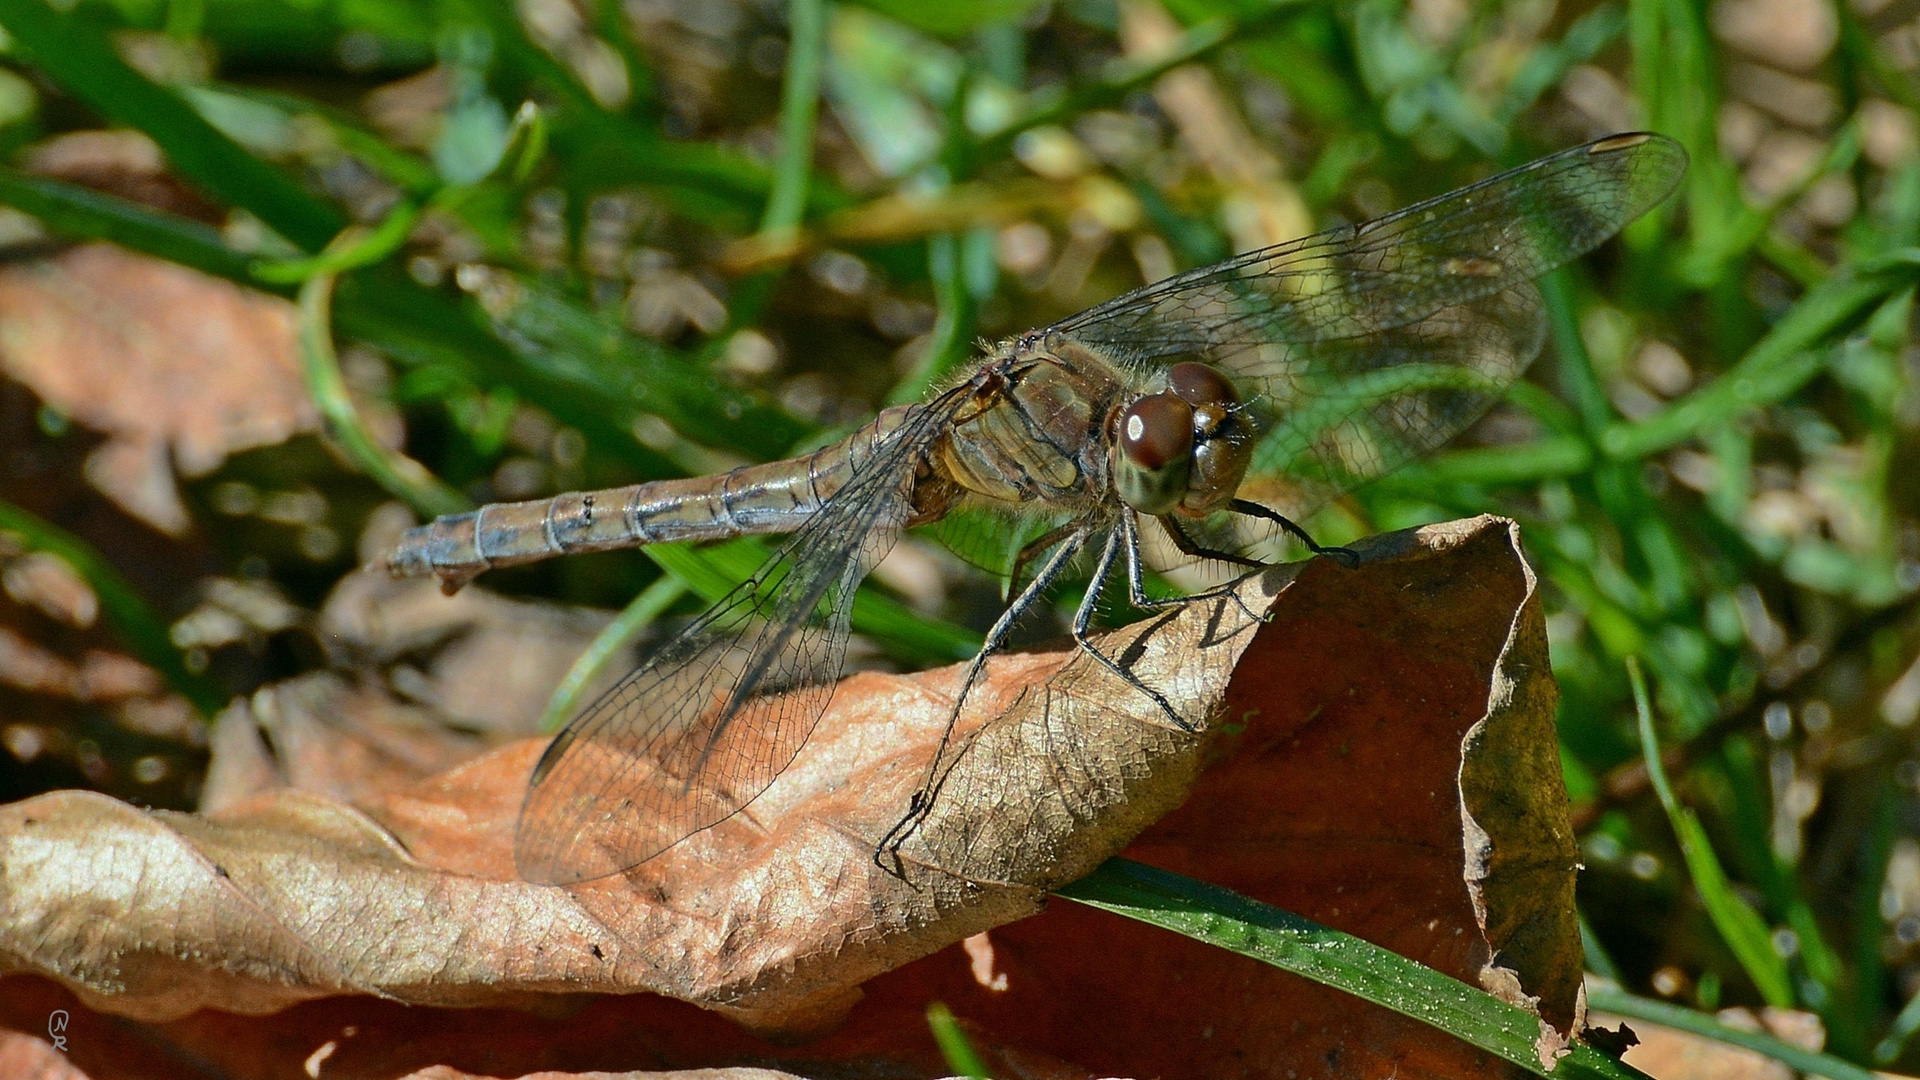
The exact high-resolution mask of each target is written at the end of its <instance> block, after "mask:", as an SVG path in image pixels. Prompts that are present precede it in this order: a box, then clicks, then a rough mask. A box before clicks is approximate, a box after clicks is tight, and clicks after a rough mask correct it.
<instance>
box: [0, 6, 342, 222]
mask: <svg viewBox="0 0 1920 1080" xmlns="http://www.w3.org/2000/svg"><path fill="white" fill-rule="evenodd" d="M0 26H4V27H6V29H7V32H8V33H10V34H12V35H13V37H14V40H15V41H17V42H18V43H19V44H20V45H21V46H22V47H24V48H25V49H26V50H27V52H28V54H29V55H30V56H31V58H32V60H33V62H34V63H35V64H36V65H37V66H38V67H39V68H40V69H41V70H42V71H44V72H45V73H46V75H47V77H48V78H49V79H51V80H52V81H53V82H54V83H55V84H57V85H59V86H60V87H61V88H62V89H64V90H66V91H67V92H69V93H71V94H72V95H73V96H75V97H77V98H79V99H80V100H81V101H83V102H85V103H86V104H87V105H88V106H89V107H91V108H92V109H93V110H94V111H96V112H98V113H99V114H100V115H102V116H104V117H106V118H107V119H109V120H112V121H114V122H116V123H121V124H125V125H127V126H128V127H134V128H138V129H140V130H141V131H143V132H145V133H146V134H147V135H148V136H150V137H151V138H152V139H153V141H154V142H156V143H158V144H160V149H161V150H163V151H165V152H166V155H167V160H168V161H170V162H172V163H173V166H174V168H175V169H178V170H179V172H180V174H181V175H182V176H184V177H186V178H187V179H188V180H190V181H192V182H193V183H194V184H196V185H198V186H199V187H200V188H201V189H202V190H204V191H206V192H207V193H208V194H209V195H212V196H213V197H215V198H216V199H218V200H220V201H221V202H224V203H227V204H228V205H230V206H238V207H243V208H245V209H246V210H247V211H249V212H250V213H252V214H253V215H254V216H255V217H257V218H259V219H260V220H261V221H264V222H266V223H267V225H268V226H270V227H271V228H272V229H273V230H274V231H275V232H278V233H279V234H280V235H281V236H284V237H286V238H287V239H288V240H291V241H293V242H294V243H295V244H297V245H299V246H300V247H302V248H305V249H306V250H308V251H318V250H320V248H322V247H324V246H326V244H327V242H328V241H329V240H332V239H333V237H334V234H336V233H338V232H339V231H340V230H341V229H343V228H345V227H346V226H347V217H346V215H345V214H343V213H341V212H340V211H339V210H338V209H337V208H335V207H334V206H332V205H331V204H329V203H327V202H326V201H324V200H322V199H317V198H315V197H313V196H312V195H309V194H307V192H306V191H305V190H304V189H302V188H301V187H300V185H299V184H298V183H296V182H295V181H294V179H293V178H292V177H290V176H287V175H286V174H285V173H282V172H280V171H279V170H278V169H275V168H274V167H273V166H271V165H269V164H267V163H266V162H264V161H261V160H260V159H259V158H256V157H254V156H253V155H252V154H250V153H248V152H247V151H246V150H245V149H244V148H242V147H241V146H240V144H238V143H236V142H234V141H233V140H232V139H230V138H228V137H227V136H225V135H223V134H221V133H220V131H219V130H218V129H216V128H215V127H214V126H213V125H212V124H210V123H208V122H207V121H206V120H205V119H204V118H203V117H201V115H200V114H199V113H197V112H195V111H194V110H193V107H192V106H190V105H188V104H187V103H186V101H185V100H184V99H182V98H181V97H180V95H178V94H176V93H174V92H173V91H172V90H169V89H167V88H166V87H163V86H159V85H157V84H155V83H153V82H151V81H150V80H148V79H147V78H146V77H145V76H143V75H141V74H140V73H139V72H137V71H135V70H133V68H131V67H128V66H127V64H126V62H125V61H123V60H121V59H120V57H119V55H118V54H117V53H115V52H114V51H113V47H112V46H111V45H110V44H108V42H107V37H106V35H105V34H104V33H102V32H101V30H100V28H99V27H97V26H95V25H94V24H93V23H92V21H91V19H90V18H88V17H87V16H86V15H85V14H83V13H81V12H71V13H60V12H56V11H54V10H53V9H52V8H51V7H49V6H47V4H46V3H45V2H44V0H0Z"/></svg>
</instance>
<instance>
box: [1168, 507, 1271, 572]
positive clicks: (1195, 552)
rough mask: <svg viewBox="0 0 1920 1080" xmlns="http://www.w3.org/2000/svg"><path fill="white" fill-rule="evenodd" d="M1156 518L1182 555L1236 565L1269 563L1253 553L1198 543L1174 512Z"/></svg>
mask: <svg viewBox="0 0 1920 1080" xmlns="http://www.w3.org/2000/svg"><path fill="white" fill-rule="evenodd" d="M1154 520H1156V521H1158V522H1159V523H1160V527H1161V528H1163V529H1165V530H1167V535H1168V536H1171V537H1173V546H1174V547H1177V548H1179V549H1180V553H1181V554H1182V555H1191V556H1193V557H1194V558H1196V559H1212V560H1214V561H1215V562H1223V563H1233V564H1234V565H1236V566H1265V565H1267V564H1266V563H1264V562H1262V561H1261V560H1259V559H1256V558H1254V557H1252V556H1251V555H1241V554H1239V553H1238V552H1233V551H1221V550H1220V549H1219V548H1210V547H1204V546H1202V545H1201V544H1199V543H1197V542H1196V541H1195V540H1194V539H1193V537H1191V536H1188V535H1187V530H1185V529H1183V528H1181V527H1180V523H1179V522H1178V520H1176V519H1175V518H1174V516H1173V515H1172V514H1163V515H1161V516H1160V517H1158V518H1155V519H1154Z"/></svg>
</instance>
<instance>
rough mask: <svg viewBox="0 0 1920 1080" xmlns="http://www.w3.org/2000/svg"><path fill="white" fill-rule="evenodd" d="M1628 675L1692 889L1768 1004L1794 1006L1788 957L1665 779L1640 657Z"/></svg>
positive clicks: (1651, 777) (1650, 766) (1643, 740)
mask: <svg viewBox="0 0 1920 1080" xmlns="http://www.w3.org/2000/svg"><path fill="white" fill-rule="evenodd" d="M1627 678H1628V680H1629V681H1630V682H1632V684H1633V704H1634V709H1635V711H1636V713H1637V714H1638V716H1639V722H1640V749H1641V753H1642V754H1643V756H1644V759H1645V761H1646V764H1647V779H1648V781H1649V782H1650V783H1651V784H1652V785H1653V790H1654V793H1655V794H1656V795H1658V796H1659V797H1660V805H1661V806H1662V807H1664V808H1665V809H1666V812H1667V820H1668V821H1670V822H1671V823H1672V824H1673V831H1674V835H1675V836H1677V837H1678V838H1679V841H1680V854H1681V856H1682V857H1683V858H1684V859H1686V862H1687V872H1688V873H1689V874H1691V875H1692V877H1693V887H1694V888H1695V889H1697V890H1699V893H1700V901H1701V903H1702V904H1704V905H1705V906H1706V909H1707V917H1708V918H1709V919H1711V920H1713V925H1714V928H1715V929H1717V930H1719V931H1720V937H1721V938H1722V939H1723V940H1725V941H1726V943H1727V948H1729V949H1731V950H1733V955H1734V958H1735V959H1737V960H1739V961H1740V966H1741V967H1742V968H1743V969H1745V970H1746V973H1747V977H1748V978H1750V979H1752V980H1753V983H1754V985H1755V986H1757V987H1759V989H1760V996H1761V997H1763V998H1765V999H1766V1001H1767V1004H1769V1005H1776V1006H1779V1007H1780V1008H1783V1009H1790V1008H1793V1006H1794V995H1793V980H1792V977H1791V976H1790V975H1789V974H1788V972H1787V961H1786V958H1785V957H1783V956H1781V955H1780V953H1779V952H1778V951H1777V950H1776V949H1774V947H1773V935H1772V934H1771V933H1769V932H1768V930H1767V924H1766V922H1765V921H1764V920H1762V919H1761V918H1760V913H1759V912H1757V911H1755V910H1754V909H1753V908H1752V907H1750V906H1748V904H1747V902H1746V901H1745V900H1744V899H1742V898H1741V897H1740V895H1739V894H1738V893H1735V892H1734V891H1733V883H1732V882H1730V881H1729V880H1727V872H1726V870H1725V868H1723V867H1722V866H1721V865H1720V857H1719V856H1718V855H1715V854H1714V851H1713V845H1712V844H1711V843H1709V842H1708V840H1707V831H1706V830H1705V829H1704V828H1702V827H1701V825H1700V819H1699V818H1698V817H1696V816H1695V815H1694V813H1693V811H1692V810H1691V809H1689V808H1688V807H1685V806H1682V805H1681V804H1680V800H1679V798H1678V797H1677V796H1675V795H1674V793H1673V785H1672V784H1671V783H1669V782H1668V780H1667V770H1666V766H1665V765H1663V764H1662V763H1661V761H1660V742H1659V740H1658V739H1657V738H1656V737H1655V736H1654V732H1653V709H1652V707H1651V706H1650V705H1649V704H1648V702H1647V683H1646V680H1645V679H1644V678H1642V677H1641V675H1640V664H1639V661H1638V660H1637V659H1636V658H1634V657H1631V656H1629V657H1628V658H1627Z"/></svg>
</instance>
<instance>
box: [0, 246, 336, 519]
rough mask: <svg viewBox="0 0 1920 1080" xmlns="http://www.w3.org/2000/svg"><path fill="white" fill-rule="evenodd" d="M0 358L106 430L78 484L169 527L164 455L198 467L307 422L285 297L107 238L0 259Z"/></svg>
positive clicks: (183, 515)
mask: <svg viewBox="0 0 1920 1080" xmlns="http://www.w3.org/2000/svg"><path fill="white" fill-rule="evenodd" d="M0 363H4V365H5V367H6V371H7V373H8V374H9V375H11V376H12V377H13V378H15V379H18V380H19V381H20V382H22V383H24V384H26V385H27V386H28V387H29V388H31V389H32V390H33V392H34V393H35V394H37V395H38V396H39V397H40V399H41V400H42V401H44V402H46V403H47V404H48V405H50V406H52V407H53V408H55V409H57V410H59V411H60V412H62V413H65V414H66V415H68V416H71V417H73V418H74V419H75V420H77V421H79V422H80V423H81V424H84V425H86V426H87V427H89V428H92V429H93V430H95V431H99V432H103V433H105V434H106V435H108V436H109V439H108V441H107V442H106V443H105V444H103V445H102V446H101V447H99V448H98V449H97V450H95V451H94V453H93V456H92V457H90V458H89V459H88V463H87V476H88V479H89V480H91V481H92V482H93V483H94V485H95V486H96V487H98V488H99V489H100V490H101V491H103V492H105V493H106V494H107V495H108V496H109V497H110V498H112V499H113V500H114V501H115V502H116V503H118V504H119V505H120V506H121V507H122V508H123V509H125V510H126V511H127V512H129V513H131V514H133V515H135V516H137V517H139V518H141V519H142V520H144V521H146V522H148V523H149V524H151V525H153V526H154V527H155V528H157V529H159V530H161V531H162V532H165V533H167V534H169V535H175V536H177V535H180V534H182V533H184V532H185V531H186V529H187V528H188V525H189V520H188V517H187V511H186V508H185V506H184V505H182V503H181V502H180V494H179V492H178V490H177V489H176V488H175V486H174V480H173V472H172V468H171V466H170V461H171V464H172V465H177V466H178V467H179V469H180V470H181V471H182V472H183V473H186V474H187V475H190V476H198V475H203V474H205V473H207V472H211V471H212V470H213V469H215V468H217V467H219V465H220V463H221V462H222V461H224V460H225V459H226V457H227V455H228V454H230V453H233V452H235V451H239V450H244V449H248V448H250V447H256V446H269V445H272V444H274V443H278V442H281V441H284V440H285V439H287V438H289V437H291V436H292V435H295V434H298V433H301V432H308V431H314V430H316V429H317V428H318V422H319V417H318V414H317V413H316V412H315V411H314V407H313V404H312V402H311V401H310V400H309V399H308V397H307V393H306V389H305V387H304V385H303V384H302V382H301V379H300V366H299V358H298V355H297V353H296V351H295V344H294V327H293V306H292V305H291V304H289V303H287V302H286V301H284V300H281V299H278V298H276V297H271V296H266V295H264V294H261V293H256V292H252V291H249V290H246V289H243V288H241V287H239V286H238V285H234V284H232V283H231V282H227V281H222V280H220V279H218V278H214V277H210V276H208V275H206V274H202V273H200V272H198V271H196V270H189V269H187V268H185V267H183V266H178V265H175V264H172V263H166V262H162V261H160V260H158V259H150V258H146V257H143V256H139V255H134V254H131V253H129V252H127V251H124V250H122V249H120V248H117V247H114V246H112V245H111V244H86V245H82V246H80V247H76V248H73V249H71V250H68V251H64V252H62V253H60V254H58V255H55V256H53V257H51V258H47V259H42V260H36V261H33V262H26V263H15V264H10V265H7V266H4V267H0Z"/></svg>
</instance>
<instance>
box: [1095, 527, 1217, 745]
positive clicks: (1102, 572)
mask: <svg viewBox="0 0 1920 1080" xmlns="http://www.w3.org/2000/svg"><path fill="white" fill-rule="evenodd" d="M1131 521H1132V518H1131V515H1129V514H1123V515H1122V517H1121V524H1120V527H1119V528H1117V529H1115V530H1113V531H1112V532H1111V533H1108V534H1107V545H1106V547H1104V548H1102V549H1100V561H1099V563H1098V564H1096V565H1095V566H1094V568H1093V580H1092V581H1089V582H1088V583H1087V595H1086V596H1085V597H1083V598H1082V599H1081V600H1080V607H1079V608H1078V610H1076V611H1075V612H1074V613H1073V640H1074V641H1076V642H1078V643H1079V645H1080V647H1081V648H1082V649H1085V650H1086V651H1087V653H1088V655H1090V656H1092V657H1093V658H1094V659H1095V660H1098V661H1099V662H1100V664H1101V665H1102V666H1103V667H1105V668H1106V669H1107V670H1108V671H1111V672H1113V673H1114V674H1115V675H1117V676H1119V677H1120V678H1121V679H1122V680H1123V681H1125V682H1126V683H1127V685H1129V686H1131V687H1133V688H1134V689H1135V690H1138V691H1140V692H1141V693H1142V694H1145V695H1146V696H1147V697H1148V698H1149V699H1151V700H1152V701H1153V703H1154V704H1155V705H1158V706H1159V707H1160V711H1161V712H1163V713H1166V714H1167V719H1169V720H1171V721H1173V723H1174V725H1175V726H1176V727H1178V728H1179V729H1180V730H1182V731H1192V730H1193V725H1192V724H1189V723H1187V722H1186V721H1185V720H1183V719H1181V718H1180V714H1179V713H1177V712H1175V711H1174V708H1173V704H1172V703H1171V702H1169V701H1168V700H1167V698H1166V695H1165V694H1162V693H1161V692H1160V691H1158V690H1155V689H1154V688H1153V687H1151V686H1148V685H1147V684H1146V683H1143V682H1141V681H1140V678H1139V676H1137V675H1135V674H1134V673H1133V672H1131V671H1128V670H1127V669H1125V668H1123V667H1121V666H1120V665H1119V663H1117V662H1116V661H1115V660H1113V658H1111V657H1109V656H1108V655H1107V654H1106V653H1103V652H1101V651H1100V650H1099V649H1098V648H1097V647H1095V646H1094V644H1093V639H1092V638H1090V637H1088V636H1087V628H1088V627H1089V626H1091V625H1092V624H1093V611H1094V607H1095V606H1096V605H1097V604H1098V603H1099V602H1100V590H1101V589H1102V588H1104V587H1105V585H1106V581H1107V575H1108V574H1110V573H1112V572H1113V561H1114V559H1115V558H1116V557H1118V556H1119V554H1120V547H1121V545H1122V544H1123V543H1124V544H1126V546H1127V549H1128V554H1129V558H1128V560H1127V561H1128V562H1129V563H1130V564H1131V565H1133V566H1136V567H1137V566H1138V565H1139V559H1138V544H1137V540H1138V536H1137V535H1136V534H1135V533H1134V531H1133V529H1132V527H1131ZM1128 584H1129V591H1130V592H1132V591H1133V590H1132V588H1131V586H1132V581H1131V575H1129V583H1128ZM1136 595H1137V594H1136ZM1129 599H1133V597H1129ZM1170 603H1178V601H1170ZM1142 606H1144V605H1142ZM1160 606H1166V605H1165V604H1162V605H1160Z"/></svg>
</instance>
